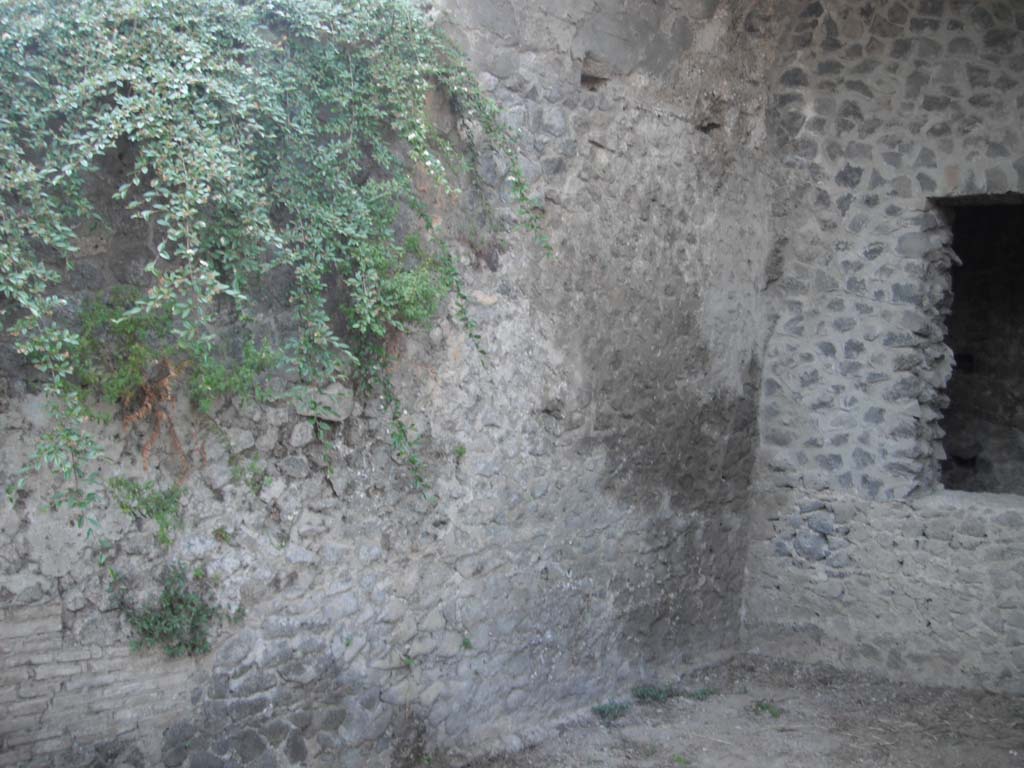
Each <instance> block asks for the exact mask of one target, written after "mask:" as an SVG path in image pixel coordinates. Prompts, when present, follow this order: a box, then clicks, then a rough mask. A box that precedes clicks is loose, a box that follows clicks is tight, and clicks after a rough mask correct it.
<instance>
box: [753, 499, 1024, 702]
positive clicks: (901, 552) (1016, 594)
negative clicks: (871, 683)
mask: <svg viewBox="0 0 1024 768" xmlns="http://www.w3.org/2000/svg"><path fill="white" fill-rule="evenodd" d="M761 503H762V504H763V505H765V510H764V511H763V512H762V514H765V517H766V519H765V520H764V521H763V522H762V523H761V524H760V526H759V528H758V530H757V531H756V534H755V542H754V543H752V544H751V553H750V566H749V572H748V575H747V608H746V623H745V628H746V631H747V641H748V643H749V647H750V649H751V650H753V651H756V652H759V653H765V654H768V655H772V656H781V657H786V658H791V659H800V660H801V661H822V662H826V663H829V664H834V665H836V666H840V667H844V668H847V669H856V670H862V671H866V672H873V673H880V674H883V675H886V676H888V677H891V678H894V679H898V680H914V681H918V682H926V683H929V684H931V685H944V686H957V687H965V688H984V689H986V690H993V691H1006V692H1009V693H1014V694H1022V693H1024V508H1022V505H1021V503H1020V499H1019V498H1018V497H1016V496H1003V495H997V494H984V493H964V492H953V491H949V492H945V493H942V494H933V495H931V496H928V497H925V498H922V499H919V500H914V501H904V502H888V503H879V502H871V501H865V500H864V499H862V498H859V497H856V496H828V497H819V498H807V497H801V496H794V495H793V494H786V493H782V492H780V493H779V494H777V495H768V496H765V497H763V498H762V499H761ZM768 508H770V509H771V510H772V511H770V512H769V511H767V509H768Z"/></svg>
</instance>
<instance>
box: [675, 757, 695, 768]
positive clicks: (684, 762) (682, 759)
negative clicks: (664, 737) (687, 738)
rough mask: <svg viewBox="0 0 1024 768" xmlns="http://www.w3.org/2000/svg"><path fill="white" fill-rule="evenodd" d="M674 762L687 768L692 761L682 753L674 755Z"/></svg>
mask: <svg viewBox="0 0 1024 768" xmlns="http://www.w3.org/2000/svg"><path fill="white" fill-rule="evenodd" d="M672 762H673V763H675V764H676V765H679V766H682V767H683V768H685V767H686V766H688V765H690V764H691V763H690V761H689V760H687V759H686V758H685V757H683V756H682V755H675V756H674V757H673V758H672Z"/></svg>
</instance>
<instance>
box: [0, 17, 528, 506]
mask: <svg viewBox="0 0 1024 768" xmlns="http://www.w3.org/2000/svg"><path fill="white" fill-rule="evenodd" d="M434 91H436V92H440V93H442V94H443V95H444V96H445V97H446V98H447V100H448V103H449V104H450V105H451V108H452V110H453V111H454V113H455V114H456V116H457V117H458V118H459V124H460V128H461V129H462V130H461V132H462V139H463V140H462V141H460V142H457V143H458V144H459V145H460V146H463V147H465V146H469V149H468V150H466V151H464V152H459V151H457V150H456V148H455V147H454V146H453V144H452V143H450V142H449V141H448V140H447V139H446V138H445V137H444V136H442V135H441V134H440V133H439V131H438V130H437V129H436V128H435V127H434V126H433V125H432V123H431V121H430V120H429V119H428V113H427V101H428V96H429V95H430V93H431V92H434ZM474 137H475V138H476V139H477V140H480V139H482V140H483V143H485V144H486V145H488V146H489V148H490V149H491V150H492V151H496V152H498V153H502V154H504V155H505V156H506V157H507V158H508V159H509V161H510V162H508V163H507V166H508V167H509V168H510V169H511V170H510V172H509V176H508V182H509V184H510V188H511V189H512V190H513V192H514V193H515V194H516V195H517V196H518V198H519V201H520V203H521V205H522V207H521V212H522V215H523V216H524V217H525V219H524V220H525V221H526V223H527V224H528V225H529V224H530V222H532V221H534V220H535V217H536V213H535V212H531V207H530V205H529V201H528V200H527V198H526V192H525V185H524V184H523V181H522V178H521V175H520V173H519V171H518V166H517V164H516V163H515V161H514V158H515V153H514V144H513V139H512V136H511V135H510V134H509V132H508V130H507V129H506V128H505V127H504V126H503V124H502V123H501V122H500V120H499V115H498V110H497V108H496V107H495V105H494V104H493V103H492V102H490V101H489V100H488V99H487V98H485V97H484V96H483V95H482V94H481V93H480V91H479V90H478V88H477V85H476V82H475V79H474V78H473V77H472V76H471V74H470V73H469V72H468V71H467V70H466V68H465V67H464V66H463V64H462V63H461V59H460V57H459V56H458V54H457V53H456V52H455V51H454V50H453V49H452V47H451V46H450V44H449V43H448V42H447V41H446V40H445V39H444V38H443V37H442V36H441V35H440V34H439V33H437V32H436V31H434V30H433V29H432V28H431V27H430V26H429V25H428V24H427V23H426V20H425V19H424V17H423V16H422V15H421V13H420V12H419V11H417V10H416V9H415V8H414V7H412V6H411V5H409V4H407V3H406V2H403V0H330V1H328V0H77V1H76V2H74V3H69V2H53V1H52V0H0V332H3V333H5V334H9V335H10V336H11V337H13V340H14V343H15V345H16V348H17V350H18V351H19V352H20V353H21V354H23V355H24V356H26V357H27V358H28V359H29V360H30V361H31V362H32V363H33V364H34V366H35V367H36V368H37V369H38V370H39V371H40V372H41V373H42V374H43V375H44V377H45V382H46V383H45V388H46V391H47V393H48V394H50V395H52V396H53V401H54V402H55V403H56V407H57V409H58V410H59V419H58V421H57V423H59V424H60V425H61V427H60V428H59V429H58V430H55V431H54V432H52V433H50V434H49V435H47V436H46V437H44V439H43V440H42V441H41V442H40V446H39V450H38V452H37V457H36V463H37V464H38V465H39V466H42V465H48V466H49V467H50V468H52V469H53V470H55V471H57V472H58V473H61V474H63V475H64V476H65V477H66V478H68V479H70V480H72V481H74V482H73V483H72V487H74V488H77V487H78V485H79V483H80V482H82V481H84V480H85V479H86V477H85V475H84V470H83V467H84V466H85V464H86V463H87V461H88V460H89V459H91V458H93V457H95V455H96V453H97V447H96V444H95V443H94V442H93V441H92V440H91V439H90V438H89V437H88V435H87V434H86V432H84V431H83V430H82V429H81V428H80V427H81V424H82V423H83V421H84V420H86V419H88V418H89V415H90V414H89V409H88V407H87V398H86V397H85V396H84V391H83V381H86V380H88V378H89V377H90V376H95V375H96V371H90V370H88V369H86V370H78V369H79V368H81V367H82V366H81V365H80V364H79V365H77V366H76V362H78V363H81V360H82V359H83V354H82V353H83V351H86V352H87V351H88V347H89V344H90V343H93V342H91V341H89V340H84V339H83V338H82V337H80V335H79V333H78V332H77V331H76V329H79V328H81V323H78V324H76V323H75V322H74V320H73V318H72V319H68V317H67V315H68V312H67V311H66V309H65V307H66V299H65V298H62V295H67V294H66V292H64V293H63V294H62V289H63V288H64V285H63V281H64V280H65V279H66V276H67V274H68V273H69V271H70V269H71V268H72V267H73V266H74V264H75V261H76V259H77V258H78V254H77V247H76V242H77V238H78V235H79V234H80V233H81V232H82V229H83V227H84V226H86V225H87V224H88V223H89V222H96V221H98V222H99V225H100V226H102V225H103V216H101V215H100V213H99V211H100V210H102V208H103V206H102V205H100V204H98V201H97V200H96V199H95V196H96V195H95V189H96V184H95V183H94V180H95V179H96V178H97V176H96V172H97V170H98V168H99V167H100V164H101V162H102V161H103V160H104V159H105V158H110V157H111V156H112V155H113V154H114V153H116V154H118V155H120V156H121V157H122V158H126V160H125V162H126V163H127V171H126V173H125V175H124V176H123V179H122V181H123V183H121V184H120V186H119V187H118V188H117V189H116V192H115V193H114V204H115V205H119V206H123V208H124V209H125V210H127V211H129V212H130V214H131V216H133V217H135V218H136V219H137V220H139V222H140V225H139V226H140V228H144V229H145V231H146V232H147V233H148V234H147V237H146V238H145V240H146V243H145V247H146V249H147V250H148V267H147V268H146V272H147V281H148V282H147V283H146V285H145V286H142V287H143V289H144V290H142V291H141V292H140V293H139V295H138V296H137V297H136V298H134V299H133V300H132V301H131V302H129V303H127V304H124V305H123V306H121V305H118V304H117V302H113V303H109V302H108V309H109V308H110V307H114V308H115V309H116V316H115V317H112V318H108V319H109V320H110V322H111V323H113V324H114V325H113V326H110V327H111V328H116V327H117V324H118V323H121V324H122V326H121V327H122V328H123V329H124V334H128V333H134V332H136V329H138V328H145V329H147V331H146V332H147V333H148V332H149V330H148V329H151V328H152V327H154V324H156V325H159V324H166V334H167V339H166V340H165V341H167V342H169V344H170V345H169V346H167V347H162V349H168V350H170V352H167V354H168V355H171V356H173V358H174V360H173V361H169V362H168V365H169V366H170V369H171V370H172V371H173V372H176V371H177V370H178V369H179V368H181V367H188V368H191V369H192V371H193V375H192V377H191V380H192V381H193V382H199V383H200V384H199V386H200V387H201V386H202V382H204V381H213V380H216V381H225V380H228V379H229V377H227V376H226V375H224V374H223V373H219V374H217V375H204V374H203V373H202V372H203V371H214V372H217V371H222V370H223V366H224V365H225V361H224V360H223V359H222V354H221V352H220V348H219V346H218V344H217V343H216V341H215V339H216V334H215V332H214V325H213V319H214V308H215V307H223V305H224V302H228V303H229V304H231V305H233V306H234V307H235V309H236V310H237V314H238V315H239V316H242V317H244V316H245V315H246V313H248V312H250V311H251V307H250V305H249V302H248V301H247V292H249V290H250V288H251V287H252V286H253V285H254V281H256V280H257V279H259V278H260V276H262V275H264V274H266V273H267V272H268V271H270V270H279V271H283V272H284V273H286V274H288V275H290V279H291V295H290V300H291V307H292V310H293V321H294V322H293V323H292V327H293V332H292V333H291V336H290V338H289V339H287V342H286V344H284V353H285V354H284V357H285V362H286V364H287V365H288V366H290V368H291V369H292V371H293V373H294V375H295V376H296V377H298V378H300V379H302V380H303V381H305V382H308V383H312V384H316V385H322V384H325V383H328V382H331V381H335V380H338V379H341V378H358V379H361V380H364V381H377V382H379V381H380V377H381V376H383V375H386V373H385V371H386V367H387V363H388V359H387V357H388V352H387V349H388V345H387V340H388V338H389V335H390V334H393V333H395V332H401V331H403V330H406V329H407V328H409V327H410V326H411V325H412V324H415V323H418V322H421V321H423V320H424V319H426V318H429V317H430V316H431V315H432V313H433V312H434V311H435V309H436V306H437V304H438V302H439V300H440V299H441V298H442V297H443V296H445V295H446V294H448V293H449V292H451V291H455V293H456V295H457V296H462V295H463V294H462V291H461V287H460V283H459V276H458V272H457V271H456V270H455V269H454V265H453V263H452V260H451V256H450V255H449V253H448V251H447V250H446V249H445V248H444V247H443V244H442V243H440V242H438V241H437V238H435V237H433V236H432V235H431V234H430V227H429V220H428V217H427V216H426V212H425V210H424V206H423V203H422V202H421V201H420V199H419V198H418V196H417V190H416V188H415V186H414V184H413V180H412V179H413V176H414V174H417V173H422V174H426V176H428V177H429V178H430V179H432V180H433V182H434V183H435V184H436V185H437V187H438V188H440V189H441V190H443V191H444V192H446V193H450V194H455V193H456V192H457V190H456V189H454V186H455V183H456V182H455V179H457V178H458V177H459V173H458V171H459V169H460V168H462V167H463V165H462V163H463V162H464V159H465V157H470V158H473V157H476V156H477V155H476V153H477V151H478V148H477V147H476V146H475V145H473V144H472V140H473V139H474ZM464 142H470V143H469V144H465V143H464ZM109 203H110V201H109V200H108V201H104V204H105V205H106V206H107V207H109ZM410 211H411V212H417V213H419V214H420V216H421V219H422V223H421V226H420V228H419V232H420V236H414V237H413V238H412V239H409V238H407V235H408V232H401V231H400V230H402V229H403V227H400V226H399V222H400V220H401V219H402V217H403V216H404V215H405V214H406V213H408V212H410ZM406 229H408V228H406ZM329 291H333V293H331V295H332V302H331V303H329V301H328V293H329ZM333 302H337V306H335V305H334V303H333ZM140 317H141V318H150V320H148V321H147V323H145V324H143V325H139V324H138V323H137V322H136V321H135V320H133V318H134V319H137V318H140ZM86 320H87V321H88V320H89V318H88V317H87V318H86ZM133 322H134V323H135V325H132V323H133ZM154 362H155V361H154ZM229 362H230V361H229ZM142 363H143V361H138V360H133V361H132V365H133V366H134V368H133V370H132V371H131V372H129V373H130V375H128V376H123V377H122V378H121V379H118V380H116V381H113V383H112V384H111V382H108V383H107V386H108V388H109V387H111V386H114V387H116V386H117V385H119V384H122V383H123V382H124V381H128V380H131V377H132V376H134V377H136V378H137V377H138V371H139V370H140V369H141V367H142ZM196 372H199V373H196ZM122 373H124V372H122ZM171 378H173V376H172V377H171ZM389 391H390V390H389ZM107 394H108V395H109V394H110V393H109V392H108V393H107ZM206 394H207V396H208V395H209V394H210V393H206ZM117 396H118V397H122V398H123V397H127V395H125V394H124V393H120V394H118V395H117ZM197 397H198V399H199V400H200V401H202V399H203V392H199V393H198V396H197ZM396 412H397V409H396ZM406 447H407V446H406ZM77 498H78V499H79V503H80V505H84V504H86V503H87V502H88V500H89V496H88V494H86V493H85V492H84V491H83V492H80V493H79V494H78V497H77Z"/></svg>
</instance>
